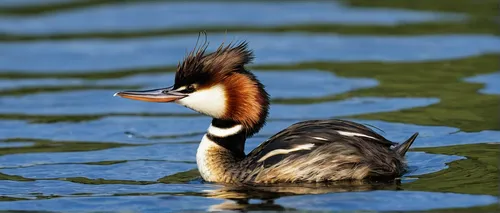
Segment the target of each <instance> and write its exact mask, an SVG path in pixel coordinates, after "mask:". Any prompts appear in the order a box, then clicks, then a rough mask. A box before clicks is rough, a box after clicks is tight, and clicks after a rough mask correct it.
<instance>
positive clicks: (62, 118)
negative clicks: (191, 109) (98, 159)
mask: <svg viewBox="0 0 500 213" xmlns="http://www.w3.org/2000/svg"><path fill="white" fill-rule="evenodd" d="M112 116H137V117H200V116H202V115H199V114H196V113H106V114H90V115H36V114H35V115H28V114H0V119H2V120H25V121H28V122H29V123H58V122H70V123H78V122H85V121H93V120H98V119H101V118H104V117H112ZM158 137H159V138H160V137H161V138H171V137H174V136H164V137H162V136H158ZM151 139H158V138H151Z"/></svg>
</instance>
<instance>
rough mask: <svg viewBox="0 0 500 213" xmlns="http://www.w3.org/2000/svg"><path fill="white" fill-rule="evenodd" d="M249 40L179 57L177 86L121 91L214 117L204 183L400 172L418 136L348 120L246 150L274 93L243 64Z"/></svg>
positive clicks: (202, 157)
mask: <svg viewBox="0 0 500 213" xmlns="http://www.w3.org/2000/svg"><path fill="white" fill-rule="evenodd" d="M247 46H248V45H247V43H246V42H242V43H239V44H236V45H232V44H229V45H221V46H220V47H219V48H218V49H217V50H216V51H215V52H212V53H206V48H207V45H206V44H203V45H202V46H201V47H199V48H195V49H194V50H193V51H192V52H190V53H189V54H188V55H187V56H186V58H185V59H184V61H183V62H181V63H179V65H178V68H177V72H176V76H175V84H174V86H172V87H168V88H162V89H155V90H147V91H125V92H119V93H117V94H116V95H119V96H121V97H124V98H129V99H134V100H141V101H150V102H175V103H178V104H180V105H183V106H185V107H188V108H190V109H193V110H195V111H197V112H200V113H203V114H205V115H208V116H211V117H212V118H213V120H212V123H211V125H210V127H209V128H208V130H207V134H205V136H204V137H203V138H202V140H201V143H200V146H199V148H198V151H197V154H196V160H197V164H198V169H199V171H200V173H201V175H202V177H203V178H204V179H205V180H206V181H210V182H219V183H252V184H269V183H298V182H310V183H311V182H328V181H337V180H364V179H372V178H376V179H379V178H395V177H398V176H400V175H402V174H403V173H404V172H405V169H406V163H405V160H404V155H405V153H406V152H407V150H408V149H409V147H410V146H411V144H412V143H413V141H414V140H415V138H416V137H417V135H418V134H417V133H415V134H414V135H413V136H411V137H410V138H409V139H408V140H407V141H406V142H404V143H402V144H400V145H399V144H397V143H394V142H391V141H389V140H387V139H385V138H384V137H383V136H381V135H379V134H377V133H376V132H374V131H373V130H371V129H370V128H368V127H366V126H364V125H361V124H358V123H355V122H351V121H345V120H337V119H329V120H310V121H303V122H299V123H296V124H293V125H291V126H290V127H288V128H286V129H284V130H282V131H281V132H279V133H277V134H276V135H274V136H272V137H271V138H269V139H268V140H267V141H265V142H264V143H262V144H261V145H260V146H258V147H257V148H256V149H254V150H253V151H252V152H250V153H248V154H245V153H244V146H245V141H246V139H247V138H248V137H251V136H252V135H254V134H255V133H257V132H258V131H259V130H260V129H261V128H262V127H263V126H264V124H265V121H266V118H267V115H268V110H269V95H268V94H267V92H266V91H265V89H264V85H262V84H261V83H260V81H259V80H258V79H257V78H256V77H255V75H253V74H252V73H251V72H250V71H248V70H247V69H246V68H245V65H246V64H248V63H250V62H251V61H252V59H253V54H252V51H250V50H249V49H248V47H247Z"/></svg>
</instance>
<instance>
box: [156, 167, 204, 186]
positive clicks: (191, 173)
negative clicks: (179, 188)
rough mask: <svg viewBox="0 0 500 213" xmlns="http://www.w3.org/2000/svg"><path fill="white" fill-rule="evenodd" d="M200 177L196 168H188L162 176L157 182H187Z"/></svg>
mask: <svg viewBox="0 0 500 213" xmlns="http://www.w3.org/2000/svg"><path fill="white" fill-rule="evenodd" d="M199 177H200V172H198V169H192V170H188V171H185V172H178V173H175V174H173V175H169V176H166V177H162V178H160V179H158V182H161V183H170V184H172V183H187V182H189V181H191V180H193V179H196V178H199Z"/></svg>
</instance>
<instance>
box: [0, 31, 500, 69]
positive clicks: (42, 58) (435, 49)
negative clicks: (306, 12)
mask: <svg viewBox="0 0 500 213" xmlns="http://www.w3.org/2000/svg"><path fill="white" fill-rule="evenodd" d="M197 37H198V36H197V35H182V36H171V37H159V38H139V39H123V40H105V39H85V40H70V41H35V42H26V43H17V42H14V43H7V44H1V45H2V48H0V55H2V56H3V57H1V58H0V69H2V70H11V71H22V72H61V73H64V72H68V71H71V72H76V71H78V72H97V71H108V70H114V69H125V68H134V67H151V66H162V65H163V66H164V65H172V66H173V65H176V64H177V63H178V62H179V60H181V59H182V58H181V57H179V56H184V55H185V53H186V51H190V50H191V49H192V48H193V47H194V43H195V41H196V40H197ZM208 38H209V40H210V42H211V44H212V45H211V46H210V47H209V50H215V49H217V47H218V46H219V44H220V43H221V42H223V41H226V42H229V41H241V40H246V41H248V42H249V43H250V45H251V47H252V49H253V50H254V52H255V55H256V56H257V57H256V59H255V64H276V63H280V64H281V63H300V62H306V61H318V60H325V61H328V60H333V61H387V62H401V61H423V60H440V59H453V58H461V57H467V56H473V55H478V54H484V53H493V52H498V51H500V38H498V37H496V36H491V35H425V36H406V37H399V36H398V37H395V36H384V37H380V36H369V35H367V36H351V35H350V36H346V35H332V34H314V35H311V34H306V33H283V34H262V33H244V34H241V33H231V35H224V34H210V35H209V37H208ZM296 49H300V50H301V51H295V50H296ZM291 52H293V54H291ZM62 61H64V63H62Z"/></svg>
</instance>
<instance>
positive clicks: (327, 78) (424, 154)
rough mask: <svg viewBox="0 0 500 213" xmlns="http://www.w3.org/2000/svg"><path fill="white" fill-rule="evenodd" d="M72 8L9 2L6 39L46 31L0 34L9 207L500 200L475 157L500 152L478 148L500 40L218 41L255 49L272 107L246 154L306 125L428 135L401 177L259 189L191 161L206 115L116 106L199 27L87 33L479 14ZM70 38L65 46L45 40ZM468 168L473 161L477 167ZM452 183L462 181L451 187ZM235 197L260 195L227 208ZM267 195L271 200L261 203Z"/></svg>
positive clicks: (1, 179)
mask: <svg viewBox="0 0 500 213" xmlns="http://www.w3.org/2000/svg"><path fill="white" fill-rule="evenodd" d="M74 2H76V1H70V0H64V1H63V0H53V1H45V2H43V3H42V1H35V0H23V1H3V2H2V3H0V34H5V35H17V36H19V35H21V34H22V35H29V36H33V37H37V36H42V37H39V38H37V39H34V40H30V41H23V40H22V39H20V40H16V41H8V40H1V41H0V94H1V96H0V210H46V211H65V212H66V211H75V212H76V211H78V212H86V211H132V212H135V211H137V212H157V211H166V212H172V211H189V210H196V211H208V210H231V209H232V210H235V209H240V210H274V211H282V210H289V211H295V210H318V211H356V210H370V211H400V210H401V211H403V210H413V211H421V210H435V209H450V208H473V207H477V206H489V205H491V204H494V203H496V202H498V199H497V198H496V197H495V196H494V195H496V193H497V192H494V191H493V189H489V190H483V189H481V190H479V189H478V190H479V191H478V190H476V188H477V186H475V185H473V184H471V183H470V181H471V177H470V176H473V175H474V173H478V174H479V172H483V173H480V175H481V176H483V177H486V178H489V177H490V176H488V175H491V174H492V171H493V170H491V168H498V164H496V165H495V164H493V165H492V164H489V163H490V161H482V160H481V159H483V157H484V158H488V159H489V158H495V157H496V156H493V155H492V154H489V153H490V152H489V151H488V150H489V149H485V150H482V149H480V147H481V146H483V145H484V146H486V145H487V146H488V147H489V146H495V147H497V146H496V145H494V144H495V143H497V142H500V141H499V140H498V139H499V138H500V131H499V130H500V129H499V127H498V125H497V126H495V125H494V124H495V123H496V121H498V119H496V118H495V116H496V115H498V110H497V111H495V109H498V95H499V94H500V87H499V84H498V83H497V82H499V81H500V75H499V73H498V66H495V64H494V63H490V62H489V61H488V60H489V58H488V57H492V56H498V54H499V52H500V38H499V37H498V36H497V35H493V34H486V33H480V32H477V33H467V34H461V33H456V32H455V33H447V34H434V33H420V34H415V35H396V34H394V35H393V34H390V33H388V34H387V35H378V34H377V33H374V34H373V35H371V34H341V33H338V34H335V33H331V32H326V30H324V29H322V28H318V29H315V30H313V31H312V32H311V31H307V30H302V31H301V30H291V31H284V32H273V31H272V30H270V31H269V32H259V33H256V32H238V33H232V32H227V33H209V34H208V40H209V41H210V42H211V46H210V47H209V49H211V50H213V49H215V48H217V46H218V45H219V44H220V43H221V42H222V41H232V40H247V41H249V43H250V47H251V48H252V49H254V50H255V54H256V56H257V58H256V60H255V63H254V64H252V65H251V68H252V70H253V71H254V72H255V74H256V75H257V77H258V78H259V79H261V81H262V82H263V83H264V84H265V85H266V89H267V90H268V92H269V93H270V94H271V96H272V99H273V104H272V106H271V111H270V118H269V121H268V123H267V125H266V126H265V127H264V129H263V130H262V131H261V132H260V133H259V134H257V135H256V136H255V137H253V138H251V139H249V140H248V143H247V146H246V151H247V152H248V151H250V150H252V149H253V148H255V147H256V146H258V145H259V143H260V142H262V141H264V140H265V139H266V138H268V137H270V136H271V135H273V134H274V133H276V132H278V131H279V130H281V129H283V128H286V127H287V126H289V125H291V124H293V123H295V122H298V121H302V120H307V119H325V118H344V119H349V120H354V121H357V122H360V123H364V124H368V125H371V126H375V127H377V128H379V129H381V130H383V131H381V130H376V131H379V132H380V133H381V134H382V135H384V136H385V137H387V138H388V139H390V140H394V141H403V140H405V139H406V138H407V137H409V136H410V135H411V134H413V133H414V132H419V133H420V136H419V138H418V139H417V141H416V142H415V144H414V145H413V147H414V148H416V149H415V150H412V151H410V152H409V153H408V155H407V160H408V163H409V166H410V172H409V173H407V174H405V176H404V177H402V178H401V179H400V180H397V181H395V182H389V183H363V184H346V183H335V184H331V185H313V186H312V185H292V186H275V187H257V188H238V187H234V186H227V185H226V186H224V185H218V184H209V183H204V182H203V181H202V180H201V179H200V178H199V177H198V176H199V175H198V174H197V172H196V170H195V169H196V162H195V152H196V148H197V146H198V142H199V140H200V138H201V137H202V136H203V134H204V132H205V131H206V128H207V127H208V125H209V122H210V118H207V117H204V116H201V115H199V114H197V113H194V112H192V111H190V110H188V109H186V108H183V107H180V106H177V105H173V104H152V103H142V102H135V101H129V100H125V99H120V98H116V97H113V94H114V93H115V92H116V91H119V90H123V89H131V88H133V89H136V88H155V87H163V86H169V85H170V84H172V82H173V76H174V73H173V72H172V71H173V69H174V66H175V65H176V64H177V62H178V61H179V60H181V59H182V57H183V56H184V54H185V52H186V51H187V50H190V49H191V48H192V47H193V46H194V44H195V42H196V40H197V34H195V33H186V34H179V33H177V34H176V35H154V36H141V37H140V38H139V37H138V38H133V37H127V38H119V37H117V38H115V39H113V38H106V39H104V38H102V39H101V38H79V37H78V35H79V34H85V33H102V32H105V33H116V34H120V33H123V32H132V31H133V32H143V31H150V30H166V31H168V30H175V29H177V30H178V29H188V28H195V27H196V28H197V29H198V28H199V29H203V28H204V27H213V26H217V27H224V26H228V27H234V26H251V27H255V28H259V27H264V28H263V29H264V30H263V31H265V30H266V29H273V27H276V28H279V27H280V26H284V25H293V24H318V23H319V24H341V25H345V26H356V27H368V28H370V27H373V26H382V27H387V26H392V27H398V26H405V25H407V24H421V23H450V24H453V23H459V22H461V21H465V20H469V19H471V20H472V19H474V17H470V15H468V14H465V13H458V12H450V11H447V12H444V11H442V12H438V11H435V12H431V11H423V10H422V11H418V10H408V9H398V8H395V7H394V8H389V7H387V8H375V7H351V6H348V5H345V4H343V3H341V2H325V1H322V2H297V1H295V2H289V3H278V2H270V3H266V2H222V1H218V2H210V1H199V2H192V3H182V2H175V1H174V2H172V1H149V2H135V1H131V2H130V3H116V2H114V3H107V4H102V5H99V4H95V5H94V4H89V5H86V6H74V7H68V8H64V7H60V8H59V7H57V5H64V4H66V5H70V6H71V5H72V4H73V3H74ZM40 5H41V6H44V5H45V7H46V9H44V10H45V12H39V13H33V14H24V15H20V14H17V15H16V14H11V13H6V14H1V11H6V10H3V9H1V8H10V9H12V8H17V9H15V10H12V11H21V9H22V8H25V7H33V8H37V7H40ZM54 5H55V6H54ZM19 8H21V9H19ZM47 8H49V9H47ZM50 8H52V9H50ZM53 8H56V9H53ZM57 8H59V9H57ZM50 11H52V12H50ZM323 31H325V32H323ZM60 34H67V35H69V37H67V38H59V39H57V38H55V37H54V38H52V39H51V38H49V37H43V36H46V35H60ZM71 35H74V36H75V37H71ZM0 38H3V37H1V36H0ZM495 58H498V57H495ZM495 100H497V101H496V102H495ZM494 113H496V115H495V114H494ZM485 144H486V145H485ZM488 144H489V145H488ZM437 148H443V149H444V150H447V152H443V151H442V150H441V151H440V150H438V149H437ZM456 150H459V151H456ZM460 153H468V154H467V155H466V154H463V155H461V154H460ZM477 153H483V154H482V155H481V154H480V155H479V156H480V157H477V155H476V154H477ZM469 154H470V155H474V156H476V157H472V156H468V155H469ZM471 159H473V160H476V161H474V164H473V166H470V164H467V163H470V162H471V161H470V160H471ZM485 162H488V163H485ZM457 165H458V166H457ZM467 166H469V167H467ZM481 168H485V169H484V170H480V171H479V170H477V169H481ZM488 168H490V169H489V170H488ZM453 172H455V173H453ZM449 174H454V175H453V176H450V175H449ZM457 179H458V180H457ZM472 180H473V179H472ZM490 180H491V182H495V181H494V180H493V179H491V178H489V179H487V180H486V181H490ZM478 181H485V180H478ZM496 182H498V181H496ZM452 183H457V185H451V186H449V187H441V186H448V185H447V184H452ZM460 184H463V185H460ZM485 184H486V183H485ZM496 186H498V185H496ZM468 187H470V188H468ZM238 198H255V200H252V201H251V202H250V203H249V204H241V203H236V202H233V201H232V200H233V199H238ZM269 199H273V200H274V202H273V203H266V201H263V200H269ZM469 210H470V211H472V210H471V209H469ZM476 210H477V209H476Z"/></svg>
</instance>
